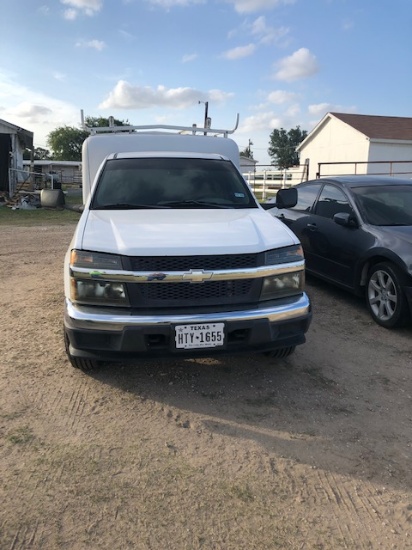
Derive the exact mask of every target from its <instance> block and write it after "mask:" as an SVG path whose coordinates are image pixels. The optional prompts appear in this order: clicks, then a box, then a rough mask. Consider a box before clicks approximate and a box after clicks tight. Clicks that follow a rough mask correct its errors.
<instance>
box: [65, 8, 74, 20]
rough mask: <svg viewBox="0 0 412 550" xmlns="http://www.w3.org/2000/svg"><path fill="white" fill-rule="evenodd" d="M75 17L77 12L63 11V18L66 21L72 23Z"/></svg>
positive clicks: (71, 10)
mask: <svg viewBox="0 0 412 550" xmlns="http://www.w3.org/2000/svg"><path fill="white" fill-rule="evenodd" d="M76 17H77V11H76V10H73V9H68V10H65V11H64V18H65V19H67V20H68V21H74V20H75V19H76Z"/></svg>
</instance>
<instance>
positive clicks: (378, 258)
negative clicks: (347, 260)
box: [356, 249, 408, 291]
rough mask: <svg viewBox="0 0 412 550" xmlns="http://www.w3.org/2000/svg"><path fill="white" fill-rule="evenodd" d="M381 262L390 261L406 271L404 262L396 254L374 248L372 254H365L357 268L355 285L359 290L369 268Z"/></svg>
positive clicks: (366, 279) (366, 278)
mask: <svg viewBox="0 0 412 550" xmlns="http://www.w3.org/2000/svg"><path fill="white" fill-rule="evenodd" d="M381 262H390V263H392V264H394V265H396V266H397V267H398V268H399V269H401V270H402V271H403V272H405V273H407V272H408V270H407V266H406V265H405V263H404V262H403V261H402V260H401V258H399V256H397V255H396V254H394V253H392V252H391V251H390V250H387V249H384V250H378V249H375V250H374V251H373V254H371V255H369V256H367V257H366V258H364V259H363V260H362V262H360V264H359V269H358V276H357V277H356V281H357V286H358V289H359V290H360V291H362V290H363V289H364V288H365V286H366V284H367V282H368V273H369V271H370V270H371V268H372V267H373V266H374V265H376V264H379V263H381Z"/></svg>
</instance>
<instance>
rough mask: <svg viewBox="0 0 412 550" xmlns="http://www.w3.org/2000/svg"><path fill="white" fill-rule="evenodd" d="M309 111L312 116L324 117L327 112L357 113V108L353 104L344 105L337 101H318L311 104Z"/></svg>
mask: <svg viewBox="0 0 412 550" xmlns="http://www.w3.org/2000/svg"><path fill="white" fill-rule="evenodd" d="M308 112H309V114H310V115H312V116H318V117H319V118H322V117H323V116H324V115H326V113H356V112H357V109H356V107H355V106H353V105H352V106H351V107H344V106H343V105H337V104H336V103H317V104H313V105H309V107H308Z"/></svg>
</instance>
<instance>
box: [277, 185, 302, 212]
mask: <svg viewBox="0 0 412 550" xmlns="http://www.w3.org/2000/svg"><path fill="white" fill-rule="evenodd" d="M297 202H298V190H297V189H296V188H295V187H289V189H279V191H278V192H277V193H276V207H277V208H293V207H294V206H296V203H297Z"/></svg>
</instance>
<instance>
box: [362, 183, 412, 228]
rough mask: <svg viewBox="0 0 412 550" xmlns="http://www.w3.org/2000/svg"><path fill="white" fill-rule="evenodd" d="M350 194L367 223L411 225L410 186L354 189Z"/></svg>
mask: <svg viewBox="0 0 412 550" xmlns="http://www.w3.org/2000/svg"><path fill="white" fill-rule="evenodd" d="M352 192H353V193H354V197H355V200H356V203H357V206H358V207H359V209H360V211H361V212H362V214H363V216H364V218H365V220H366V222H367V223H370V224H372V225H412V185H388V186H383V185H377V186H375V187H373V186H370V187H355V188H353V189H352Z"/></svg>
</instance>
